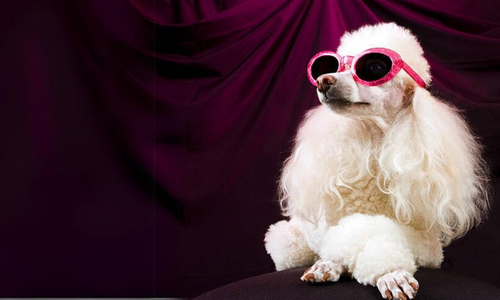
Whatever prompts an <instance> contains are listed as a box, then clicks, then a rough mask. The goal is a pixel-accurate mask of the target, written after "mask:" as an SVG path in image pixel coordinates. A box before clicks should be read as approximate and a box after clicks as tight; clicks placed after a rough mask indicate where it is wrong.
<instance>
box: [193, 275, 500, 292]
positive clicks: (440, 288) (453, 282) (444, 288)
mask: <svg viewBox="0 0 500 300" xmlns="http://www.w3.org/2000/svg"><path fill="white" fill-rule="evenodd" d="M305 270H306V269H305V268H295V269H290V270H285V271H280V272H274V273H270V274H263V275H260V276H255V277H251V278H248V279H245V280H241V281H238V282H235V283H231V284H228V285H226V286H223V287H220V288H217V289H215V290H212V291H209V292H207V293H204V294H203V295H201V296H199V297H196V298H195V299H194V300H233V299H239V300H257V299H258V300H275V299H287V300H303V299H315V300H330V299H342V300H358V299H366V300H381V299H382V297H381V296H380V292H379V291H378V289H377V288H376V287H372V286H363V285H361V284H359V283H358V282H356V281H355V280H351V279H350V278H349V277H341V278H340V280H339V281H338V282H335V283H324V284H323V283H321V284H310V283H305V282H302V281H300V280H299V278H300V276H302V274H303V273H304V271H305ZM415 278H416V279H417V280H418V282H419V283H420V288H419V290H418V293H417V297H416V298H415V299H425V300H470V299H499V298H500V287H498V286H495V285H492V284H488V283H485V282H483V281H481V280H478V279H476V278H474V277H470V276H467V275H464V274H459V273H456V272H450V271H445V270H430V269H422V270H418V271H417V273H415Z"/></svg>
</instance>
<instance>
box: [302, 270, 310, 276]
mask: <svg viewBox="0 0 500 300" xmlns="http://www.w3.org/2000/svg"><path fill="white" fill-rule="evenodd" d="M310 270H311V268H307V270H305V271H304V274H303V275H306V274H307V272H309V271H310Z"/></svg>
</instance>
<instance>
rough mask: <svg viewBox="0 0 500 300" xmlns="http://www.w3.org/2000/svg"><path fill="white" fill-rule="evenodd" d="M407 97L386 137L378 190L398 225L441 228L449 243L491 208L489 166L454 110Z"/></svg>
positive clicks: (417, 95)
mask: <svg viewBox="0 0 500 300" xmlns="http://www.w3.org/2000/svg"><path fill="white" fill-rule="evenodd" d="M408 95H410V97H409V99H406V101H408V102H407V103H406V104H407V105H406V107H405V108H404V109H403V110H402V111H401V112H400V114H399V115H398V117H397V119H396V120H395V122H394V123H393V124H392V125H391V126H390V127H389V128H388V130H387V132H386V134H385V137H384V141H383V146H382V148H381V150H380V155H379V165H380V169H381V172H380V173H379V175H378V182H379V186H380V187H381V188H382V189H383V190H385V191H386V192H387V193H388V194H389V195H390V199H391V204H392V206H393V208H394V213H395V216H396V217H397V218H398V220H400V221H401V222H405V223H412V225H416V226H421V227H422V228H426V229H431V228H432V229H439V230H440V231H441V232H442V235H443V239H444V241H445V243H448V242H450V241H451V240H452V239H454V238H457V237H460V236H462V235H463V234H465V232H466V231H468V230H469V229H470V228H471V227H472V226H474V225H476V224H478V222H480V220H481V219H482V217H483V216H484V214H485V212H486V210H487V208H488V197H487V188H486V186H487V176H486V165H485V163H484V161H483V160H482V159H481V156H480V154H481V153H480V152H481V149H480V148H481V147H480V145H479V143H478V141H477V139H476V138H475V137H474V135H473V134H472V132H471V130H470V129H469V127H468V125H467V123H466V122H465V120H464V119H463V117H462V116H461V115H460V113H459V112H458V111H457V110H456V109H455V108H453V107H451V106H450V105H447V104H445V103H444V102H442V101H440V100H438V99H436V98H435V97H433V96H432V95H431V94H430V93H429V92H428V91H427V90H425V89H422V88H415V89H414V90H413V95H412V97H411V93H409V94H408ZM408 95H407V96H408Z"/></svg>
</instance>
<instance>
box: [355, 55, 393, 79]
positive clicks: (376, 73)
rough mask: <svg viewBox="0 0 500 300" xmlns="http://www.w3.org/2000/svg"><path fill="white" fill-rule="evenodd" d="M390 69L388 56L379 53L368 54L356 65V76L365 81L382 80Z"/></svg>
mask: <svg viewBox="0 0 500 300" xmlns="http://www.w3.org/2000/svg"><path fill="white" fill-rule="evenodd" d="M391 68H392V61H391V59H390V58H389V56H387V55H385V54H381V53H368V54H366V55H364V56H363V57H361V58H360V59H359V60H358V61H357V63H356V74H357V75H358V77H359V78H361V79H363V80H365V81H375V80H378V79H381V78H383V77H384V76H385V75H387V73H389V71H390V70H391Z"/></svg>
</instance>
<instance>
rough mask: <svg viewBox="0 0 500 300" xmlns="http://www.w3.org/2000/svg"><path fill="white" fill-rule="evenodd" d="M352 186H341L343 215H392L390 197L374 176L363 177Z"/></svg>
mask: <svg viewBox="0 0 500 300" xmlns="http://www.w3.org/2000/svg"><path fill="white" fill-rule="evenodd" d="M350 187H351V188H348V187H339V192H340V194H341V195H342V198H343V199H344V206H343V207H342V209H341V210H340V211H341V214H342V215H343V216H346V215H352V214H355V213H362V214H369V215H376V214H383V215H388V216H389V215H391V211H392V210H391V209H390V203H389V198H388V196H387V195H386V194H384V193H383V192H382V191H381V190H380V189H379V187H378V185H377V180H376V179H375V178H374V177H367V178H363V179H361V180H360V181H358V182H355V183H354V184H351V185H350Z"/></svg>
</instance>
